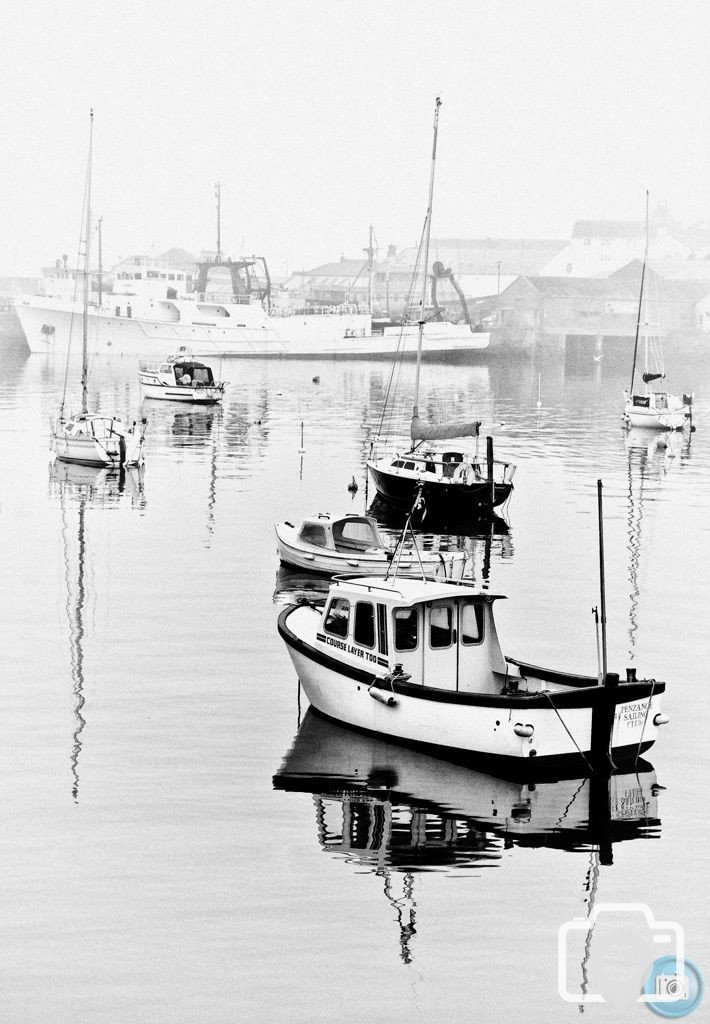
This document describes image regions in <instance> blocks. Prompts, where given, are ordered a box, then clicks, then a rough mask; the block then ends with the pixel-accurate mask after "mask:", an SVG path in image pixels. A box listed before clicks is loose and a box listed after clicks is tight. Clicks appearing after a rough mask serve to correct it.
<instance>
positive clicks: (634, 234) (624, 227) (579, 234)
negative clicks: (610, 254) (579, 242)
mask: <svg viewBox="0 0 710 1024" xmlns="http://www.w3.org/2000/svg"><path fill="white" fill-rule="evenodd" d="M645 234H646V225H645V223H644V222H643V221H641V220H578V221H576V222H575V225H574V227H573V228H572V238H643V237H644V235H645Z"/></svg>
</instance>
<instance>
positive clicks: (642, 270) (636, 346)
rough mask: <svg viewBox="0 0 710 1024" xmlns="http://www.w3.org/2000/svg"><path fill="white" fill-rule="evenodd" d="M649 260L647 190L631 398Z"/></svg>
mask: <svg viewBox="0 0 710 1024" xmlns="http://www.w3.org/2000/svg"><path fill="white" fill-rule="evenodd" d="M647 259H648V189H646V243H645V245H644V250H643V266H642V267H641V288H640V290H639V308H638V315H637V317H636V336H635V338H634V361H633V363H632V364H631V385H630V387H629V398H631V395H632V394H633V392H634V377H635V376H636V353H637V352H638V347H639V328H640V326H641V315H642V312H643V281H644V278H645V276H646V260H647Z"/></svg>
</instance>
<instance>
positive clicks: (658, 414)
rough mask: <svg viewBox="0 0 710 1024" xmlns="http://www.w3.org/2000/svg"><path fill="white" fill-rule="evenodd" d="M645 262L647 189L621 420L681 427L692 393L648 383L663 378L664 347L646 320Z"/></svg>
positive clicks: (689, 414) (688, 414)
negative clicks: (638, 381) (630, 355)
mask: <svg viewBox="0 0 710 1024" xmlns="http://www.w3.org/2000/svg"><path fill="white" fill-rule="evenodd" d="M647 262H648V192H646V244H645V248H644V254H643V264H642V267H641V287H640V290H639V304H638V315H637V318H636V334H635V337H634V357H633V362H632V364H631V383H630V385H629V388H628V391H624V402H625V405H624V412H623V420H624V422H625V423H626V424H627V426H629V427H650V428H651V429H653V430H682V429H683V427H684V426H686V424H688V423H689V421H690V419H691V417H692V407H693V396H692V395H686V394H684V395H683V396H682V397H681V398H679V397H678V396H677V395H672V394H671V393H670V392H668V391H655V390H654V388H653V387H652V386H651V385H653V384H654V383H655V382H656V381H662V380H665V376H666V371H665V366H664V362H663V347H662V342H661V334H660V328H659V325H658V324H653V323H651V322H650V321H649V316H648V301H647V299H646V295H645V293H644V284H645V281H646V264H647ZM642 325H643V370H642V372H641V380H642V381H643V389H639V388H638V387H637V388H636V390H635V389H634V386H635V384H636V366H637V360H638V354H639V334H640V333H641V326H642Z"/></svg>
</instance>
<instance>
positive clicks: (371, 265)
mask: <svg viewBox="0 0 710 1024" xmlns="http://www.w3.org/2000/svg"><path fill="white" fill-rule="evenodd" d="M374 235H375V233H374V231H373V230H372V224H370V244H369V245H368V247H367V249H366V250H365V252H366V253H367V275H368V277H367V311H368V313H369V314H370V316H372V277H373V273H374V263H373V259H374V255H375V241H374Z"/></svg>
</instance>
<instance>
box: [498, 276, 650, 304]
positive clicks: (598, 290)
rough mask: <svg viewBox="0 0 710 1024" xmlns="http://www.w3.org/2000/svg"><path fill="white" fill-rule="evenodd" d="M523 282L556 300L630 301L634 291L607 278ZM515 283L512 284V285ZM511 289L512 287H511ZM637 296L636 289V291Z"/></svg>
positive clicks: (552, 278)
mask: <svg viewBox="0 0 710 1024" xmlns="http://www.w3.org/2000/svg"><path fill="white" fill-rule="evenodd" d="M524 280H525V281H526V282H527V283H528V284H529V285H530V286H531V287H532V288H534V289H535V291H537V292H539V293H540V294H542V295H549V296H553V297H556V298H564V297H566V296H569V297H574V298H579V297H581V296H584V297H585V298H603V299H630V298H633V297H634V291H633V289H632V288H630V287H629V286H628V285H627V284H626V282H625V281H624V280H614V279H613V278H608V277H537V276H535V275H533V276H532V277H525V278H524ZM514 284H515V282H513V285H514ZM511 287H512V285H511ZM636 294H638V289H636Z"/></svg>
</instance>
